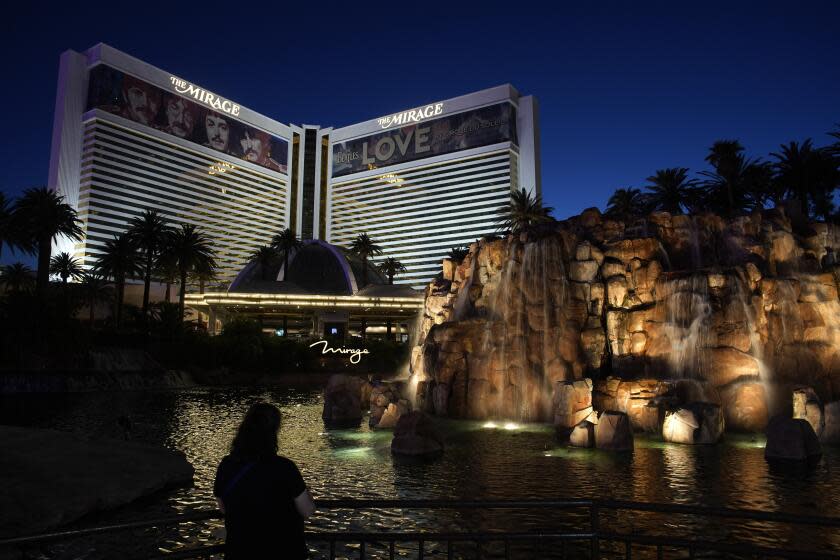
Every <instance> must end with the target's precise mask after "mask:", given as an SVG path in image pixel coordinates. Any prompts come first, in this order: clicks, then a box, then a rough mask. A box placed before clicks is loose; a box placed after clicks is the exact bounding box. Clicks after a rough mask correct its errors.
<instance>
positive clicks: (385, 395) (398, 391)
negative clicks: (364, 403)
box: [368, 383, 403, 428]
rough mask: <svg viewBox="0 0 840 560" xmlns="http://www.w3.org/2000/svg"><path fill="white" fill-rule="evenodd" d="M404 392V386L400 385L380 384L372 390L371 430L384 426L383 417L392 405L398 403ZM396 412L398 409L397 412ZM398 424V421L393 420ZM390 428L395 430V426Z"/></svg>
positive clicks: (392, 425)
mask: <svg viewBox="0 0 840 560" xmlns="http://www.w3.org/2000/svg"><path fill="white" fill-rule="evenodd" d="M402 392H403V387H402V384H400V383H378V384H376V385H374V386H373V387H372V388H371V392H370V418H369V420H368V424H369V425H370V427H371V428H375V427H381V428H384V427H385V426H382V425H381V423H382V417H383V415H384V414H385V412H386V411H387V410H388V409H389V408H390V405H391V404H394V403H398V402H399V401H400V399H401V396H402ZM394 412H396V409H395V411H394ZM393 422H394V423H396V419H393ZM389 427H391V428H393V427H394V424H391V425H390V426H389Z"/></svg>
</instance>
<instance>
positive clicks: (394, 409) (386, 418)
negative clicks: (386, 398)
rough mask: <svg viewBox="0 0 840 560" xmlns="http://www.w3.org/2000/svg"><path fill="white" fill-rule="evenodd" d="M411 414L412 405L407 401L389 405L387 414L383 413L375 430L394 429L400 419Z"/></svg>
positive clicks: (403, 400)
mask: <svg viewBox="0 0 840 560" xmlns="http://www.w3.org/2000/svg"><path fill="white" fill-rule="evenodd" d="M409 412H411V405H410V404H409V402H408V401H407V400H405V399H400V400H399V401H397V402H395V403H391V404H389V405H388V408H386V409H385V412H383V413H382V416H380V418H379V422H377V423H376V425H375V426H372V427H374V428H383V429H384V428H394V427H396V425H397V422H399V420H400V418H401V417H402V415H403V414H408V413H409Z"/></svg>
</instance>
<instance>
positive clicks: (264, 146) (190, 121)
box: [87, 65, 289, 173]
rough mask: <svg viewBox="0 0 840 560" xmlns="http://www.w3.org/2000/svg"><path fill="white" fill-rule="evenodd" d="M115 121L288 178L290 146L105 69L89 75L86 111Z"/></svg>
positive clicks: (221, 114) (115, 71)
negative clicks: (131, 123) (105, 114)
mask: <svg viewBox="0 0 840 560" xmlns="http://www.w3.org/2000/svg"><path fill="white" fill-rule="evenodd" d="M91 109H100V110H103V111H106V112H108V113H113V114H116V115H120V116H122V117H124V118H127V119H129V120H132V121H134V122H136V123H140V124H143V125H146V126H150V127H152V128H155V129H157V130H160V131H161V132H165V133H166V134H170V135H172V136H176V137H178V138H183V139H185V140H189V141H191V142H194V143H196V144H200V145H202V146H205V147H207V148H211V149H213V150H215V151H217V152H222V153H225V154H228V155H232V156H235V157H237V158H240V159H243V160H245V161H249V162H251V163H254V164H256V165H259V166H262V167H265V168H267V169H271V170H273V171H278V172H280V173H287V172H288V155H289V151H288V150H289V144H288V142H287V141H286V140H284V139H282V138H277V137H276V136H273V135H271V134H269V133H267V132H265V131H263V130H259V129H256V128H254V127H251V126H248V125H246V124H243V123H241V122H239V121H237V120H235V119H234V118H232V117H230V116H229V115H227V114H225V113H222V112H217V111H214V110H212V109H210V108H208V107H205V106H203V105H200V104H198V103H195V102H193V101H191V100H189V99H186V98H184V97H181V96H180V95H178V94H176V93H173V92H169V91H166V90H164V89H163V88H160V87H157V86H154V85H152V84H150V83H148V82H145V81H143V80H140V79H138V78H135V77H134V76H131V75H129V74H125V73H124V72H121V71H119V70H116V69H114V68H111V67H109V66H105V65H99V66H97V67H96V68H94V69H92V70H91V72H90V85H89V87H88V104H87V110H91Z"/></svg>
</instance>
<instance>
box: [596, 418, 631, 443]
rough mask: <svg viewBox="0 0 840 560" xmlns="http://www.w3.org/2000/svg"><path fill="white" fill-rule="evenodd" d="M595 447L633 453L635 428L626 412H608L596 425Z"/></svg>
mask: <svg viewBox="0 0 840 560" xmlns="http://www.w3.org/2000/svg"><path fill="white" fill-rule="evenodd" d="M595 447H597V448H598V449H605V450H608V451H632V450H633V428H632V426H631V425H630V417H628V416H627V414H625V413H624V412H616V411H614V410H606V411H604V412H602V413H601V414H599V415H598V423H597V424H595Z"/></svg>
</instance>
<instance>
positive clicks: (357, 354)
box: [309, 340, 370, 364]
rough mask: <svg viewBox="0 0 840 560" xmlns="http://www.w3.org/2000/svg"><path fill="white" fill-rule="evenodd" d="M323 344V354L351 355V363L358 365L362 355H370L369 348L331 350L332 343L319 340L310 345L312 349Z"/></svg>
mask: <svg viewBox="0 0 840 560" xmlns="http://www.w3.org/2000/svg"><path fill="white" fill-rule="evenodd" d="M319 344H321V345H322V346H321V354H350V363H351V364H358V363H359V362H360V361H361V360H362V354H370V352H369V351H368V349H367V348H344V347H343V346H342V347H341V348H330V343H329V342H328V341H326V340H319V341H318V342H313V343H312V344H310V345H309V347H310V348H313V347H315V346H318V345H319Z"/></svg>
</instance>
